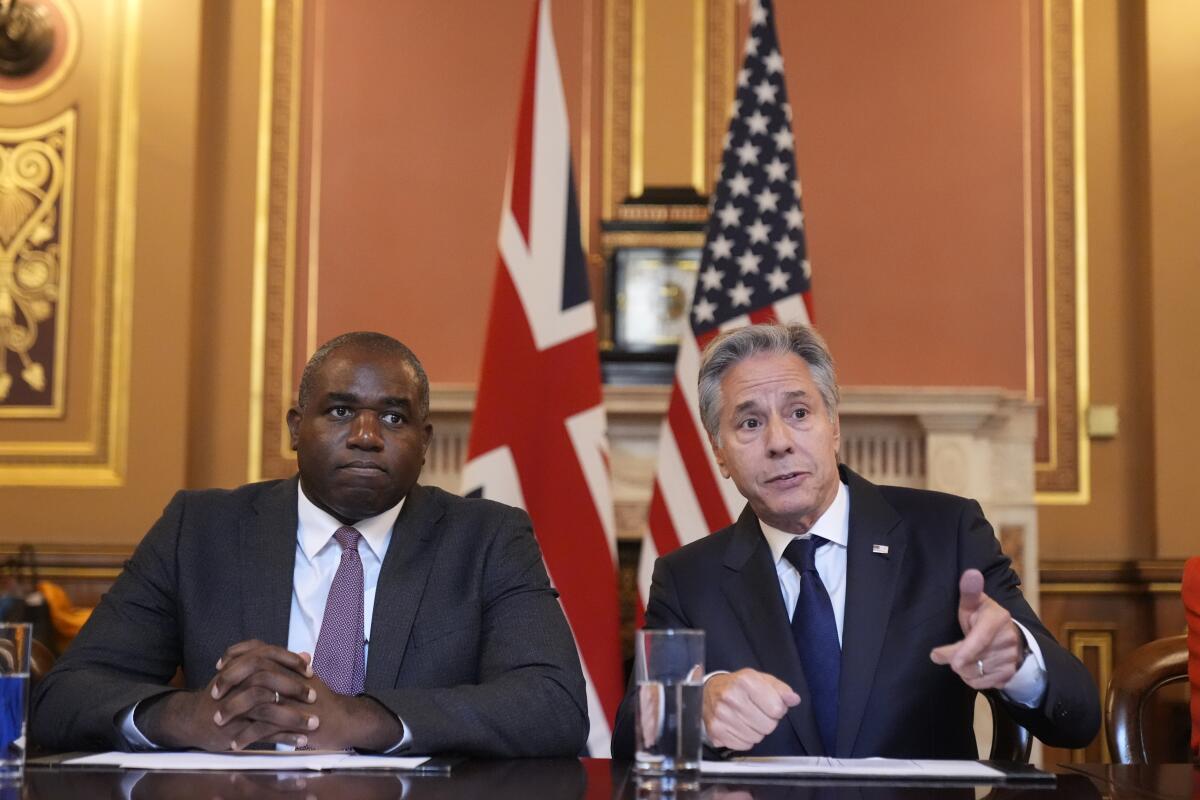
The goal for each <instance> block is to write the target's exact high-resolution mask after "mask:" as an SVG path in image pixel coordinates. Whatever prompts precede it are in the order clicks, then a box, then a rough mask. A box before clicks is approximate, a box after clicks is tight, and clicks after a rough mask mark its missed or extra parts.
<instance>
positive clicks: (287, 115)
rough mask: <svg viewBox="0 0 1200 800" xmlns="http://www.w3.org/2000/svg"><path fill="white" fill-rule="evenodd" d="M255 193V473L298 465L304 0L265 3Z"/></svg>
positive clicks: (255, 476) (285, 471)
mask: <svg viewBox="0 0 1200 800" xmlns="http://www.w3.org/2000/svg"><path fill="white" fill-rule="evenodd" d="M262 19H263V28H262V31H263V33H262V47H261V54H262V62H261V70H260V73H259V81H260V86H259V104H260V105H259V128H258V176H257V186H256V190H255V195H256V198H255V231H256V233H255V245H254V251H255V252H254V299H253V303H254V306H253V314H254V320H253V329H252V352H251V359H252V362H251V363H252V374H251V385H250V392H251V396H250V443H249V448H248V452H249V464H248V469H247V478H248V479H249V480H251V481H254V480H260V479H262V478H278V477H284V476H286V475H290V474H291V473H293V472H294V471H295V469H296V462H295V457H294V455H293V454H292V451H291V447H290V444H289V438H288V432H287V426H286V424H285V418H286V415H287V410H288V408H290V407H291V404H292V396H293V394H294V390H295V389H294V387H293V386H292V361H293V349H292V348H293V343H294V341H295V333H294V325H295V305H296V303H295V301H296V213H297V189H298V170H297V165H298V159H299V135H300V133H299V132H300V103H301V99H300V86H301V77H302V76H301V56H302V51H303V47H302V44H303V38H302V37H303V30H302V28H303V20H304V4H303V2H302V0H281V1H280V2H277V1H276V0H263V4H262Z"/></svg>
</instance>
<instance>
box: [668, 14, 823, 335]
mask: <svg viewBox="0 0 1200 800" xmlns="http://www.w3.org/2000/svg"><path fill="white" fill-rule="evenodd" d="M752 2H753V4H752V7H751V12H750V19H751V29H750V34H749V36H748V37H747V40H746V49H745V54H746V55H745V61H744V63H743V65H742V69H741V70H740V71H739V72H738V74H737V92H736V99H735V102H734V106H733V108H734V116H733V118H732V119H731V120H730V123H729V132H728V135H727V136H726V137H725V150H724V154H723V157H722V163H721V169H720V172H719V177H718V180H717V184H716V186H715V187H714V192H713V197H712V202H711V204H710V208H711V221H710V223H709V228H708V235H707V239H708V241H707V245H706V247H705V250H704V254H703V258H702V261H703V263H702V264H701V266H700V274H699V279H698V280H697V283H696V296H695V300H694V302H693V304H692V327H693V331H694V332H695V333H696V334H700V333H703V332H704V331H706V330H708V329H710V328H712V327H716V326H719V325H722V324H724V323H725V322H726V321H727V320H730V319H732V318H734V317H737V316H739V315H743V314H746V313H748V312H751V311H754V310H756V309H758V308H761V307H763V306H765V305H768V304H770V303H773V302H775V301H777V300H781V299H783V298H784V297H787V296H790V295H793V294H796V293H800V292H807V291H808V289H809V285H810V268H809V264H808V253H807V249H806V246H805V235H804V213H803V211H802V210H801V205H800V182H799V180H798V179H797V177H796V176H797V172H796V162H795V148H796V140H795V137H794V136H793V134H792V129H791V123H790V120H791V116H792V107H791V105H790V104H789V103H788V97H787V86H786V84H785V83H784V77H783V66H784V58H783V55H782V54H781V52H780V48H779V41H778V39H777V37H776V34H775V29H774V25H773V22H772V20H771V16H772V14H773V11H772V9H771V4H770V3H769V2H767V0H752Z"/></svg>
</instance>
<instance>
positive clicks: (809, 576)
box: [783, 536, 842, 756]
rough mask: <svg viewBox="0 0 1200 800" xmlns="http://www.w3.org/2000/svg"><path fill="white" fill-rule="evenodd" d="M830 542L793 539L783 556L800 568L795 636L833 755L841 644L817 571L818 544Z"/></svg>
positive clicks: (819, 724)
mask: <svg viewBox="0 0 1200 800" xmlns="http://www.w3.org/2000/svg"><path fill="white" fill-rule="evenodd" d="M823 544H828V540H826V539H822V538H821V537H820V536H810V537H809V538H807V539H793V540H792V541H791V543H790V544H789V545H788V546H787V549H785V550H784V551H783V557H784V558H786V559H787V560H788V561H790V562H792V565H793V566H794V567H795V568H796V569H797V570H799V572H800V596H799V597H798V598H797V600H796V611H795V613H793V614H792V638H793V639H795V640H796V650H797V651H798V652H799V653H800V664H801V666H802V667H804V678H805V680H806V681H808V693H809V695H810V697H809V701H810V702H811V703H812V707H813V715H814V716H815V717H816V718H817V729H818V730H819V731H820V732H821V743H822V744H824V745H825V755H828V756H831V755H834V752H833V750H834V746H835V745H836V744H837V718H838V683H839V680H838V679H839V676H840V673H841V669H842V646H841V643H840V642H839V641H838V633H837V622H836V621H835V620H834V617H833V603H831V602H830V601H829V592H827V591H825V584H823V583H821V576H820V575H818V574H817V565H816V552H817V548H818V547H820V546H821V545H823Z"/></svg>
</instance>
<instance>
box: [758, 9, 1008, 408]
mask: <svg viewBox="0 0 1200 800" xmlns="http://www.w3.org/2000/svg"><path fill="white" fill-rule="evenodd" d="M1021 8H1022V4H1021V3H1017V2H1007V3H963V2H958V1H957V0H936V1H935V0H918V2H906V3H879V2H871V1H870V0H849V1H845V2H837V3H828V2H783V3H780V4H779V15H778V19H779V37H780V44H781V48H782V52H783V54H784V57H785V59H786V61H787V67H786V74H787V78H788V93H789V98H790V100H791V104H792V108H793V109H794V122H793V125H794V127H795V133H796V139H797V143H798V144H797V155H798V160H799V164H798V169H799V171H800V174H801V178H802V180H803V185H804V202H805V208H806V215H805V216H806V220H807V222H808V235H809V247H810V253H811V260H812V264H813V273H814V284H813V285H814V293H815V297H816V309H817V322H818V324H819V325H820V326H821V328H822V329H823V330H824V332H825V333H826V335H827V336H828V338H829V341H830V345H831V347H832V348H833V351H834V353H835V355H836V356H837V357H838V360H839V363H840V366H841V371H842V380H843V381H844V382H845V383H847V384H889V385H892V384H895V385H946V386H954V385H987V386H1001V387H1005V388H1010V389H1024V388H1025V341H1024V285H1023V277H1022V276H1023V263H1024V255H1023V252H1024V251H1023V236H1024V234H1023V223H1022V150H1021V147H1022V105H1021V74H1022V71H1021V58H1022V52H1021Z"/></svg>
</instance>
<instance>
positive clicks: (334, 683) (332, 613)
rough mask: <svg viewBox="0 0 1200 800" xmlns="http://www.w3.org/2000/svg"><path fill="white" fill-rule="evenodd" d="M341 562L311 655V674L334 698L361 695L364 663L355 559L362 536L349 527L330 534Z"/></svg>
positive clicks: (358, 570) (360, 567)
mask: <svg viewBox="0 0 1200 800" xmlns="http://www.w3.org/2000/svg"><path fill="white" fill-rule="evenodd" d="M333 538H335V539H337V543H338V544H339V545H341V548H342V560H341V562H340V563H339V564H338V568H337V572H335V573H334V575H333V584H332V585H331V586H330V587H329V597H328V598H327V599H326V600H325V616H324V617H323V618H322V620H321V633H320V634H319V635H318V636H317V647H316V652H314V653H313V671H314V672H316V673H317V676H318V677H320V679H321V680H323V681H324V682H325V685H326V686H328V687H329V688H330V689H331V690H333V691H334V692H337V693H338V694H349V695H357V694H362V691H363V684H364V678H365V672H366V669H365V664H366V660H365V658H364V656H363V642H364V639H365V638H366V637H365V635H364V631H363V565H362V559H361V558H359V556H358V540H359V539H361V538H362V534H361V533H359V532H358V531H357V530H355V529H354V528H351V527H342V528H338V529H337V532H336V533H334V534H333Z"/></svg>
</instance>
